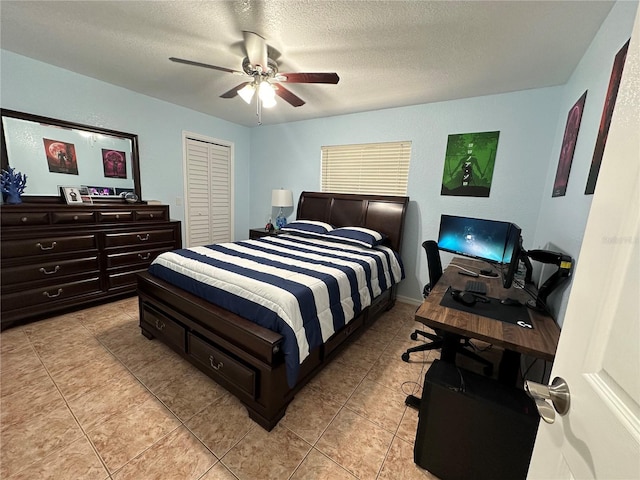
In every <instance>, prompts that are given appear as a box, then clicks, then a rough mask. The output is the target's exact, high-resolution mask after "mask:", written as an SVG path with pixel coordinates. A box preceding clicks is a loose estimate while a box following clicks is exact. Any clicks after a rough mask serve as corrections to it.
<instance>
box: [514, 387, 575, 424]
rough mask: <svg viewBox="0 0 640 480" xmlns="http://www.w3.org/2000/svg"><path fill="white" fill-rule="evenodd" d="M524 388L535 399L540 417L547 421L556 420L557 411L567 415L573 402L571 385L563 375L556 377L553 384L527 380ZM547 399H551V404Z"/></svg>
mask: <svg viewBox="0 0 640 480" xmlns="http://www.w3.org/2000/svg"><path fill="white" fill-rule="evenodd" d="M524 389H525V391H526V392H527V395H529V396H530V397H531V398H533V400H535V402H536V408H537V409H538V413H539V414H540V418H542V419H543V420H544V421H545V422H547V423H553V422H555V420H556V412H558V413H559V414H560V415H566V414H567V412H568V411H569V406H570V404H571V402H570V398H571V395H570V392H569V385H567V382H565V380H564V379H563V378H561V377H556V378H554V379H553V382H551V385H542V384H540V383H536V382H532V381H530V380H525V382H524ZM547 400H551V404H550V403H549V402H548V401H547Z"/></svg>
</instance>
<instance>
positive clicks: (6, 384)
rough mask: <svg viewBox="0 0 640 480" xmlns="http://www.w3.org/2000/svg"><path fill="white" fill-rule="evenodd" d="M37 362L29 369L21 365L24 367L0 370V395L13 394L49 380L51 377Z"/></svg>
mask: <svg viewBox="0 0 640 480" xmlns="http://www.w3.org/2000/svg"><path fill="white" fill-rule="evenodd" d="M38 364H39V365H36V366H35V367H34V368H33V369H31V370H29V369H28V368H27V365H23V367H24V368H16V369H12V368H7V369H6V370H3V371H2V372H0V395H1V396H2V397H4V396H6V395H13V394H15V393H18V392H20V391H21V390H26V389H29V388H31V387H33V386H34V385H40V384H42V383H47V382H50V381H51V378H50V376H49V373H48V372H47V370H46V369H45V368H44V365H42V363H40V361H38Z"/></svg>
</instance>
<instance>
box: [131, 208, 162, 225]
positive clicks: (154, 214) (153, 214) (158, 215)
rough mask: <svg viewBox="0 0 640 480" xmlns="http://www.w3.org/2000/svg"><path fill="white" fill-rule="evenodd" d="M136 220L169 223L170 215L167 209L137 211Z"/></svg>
mask: <svg viewBox="0 0 640 480" xmlns="http://www.w3.org/2000/svg"><path fill="white" fill-rule="evenodd" d="M135 219H136V220H138V221H144V220H153V221H156V222H157V221H163V222H164V221H167V220H169V214H168V211H167V209H163V208H158V209H148V210H147V209H145V210H136V211H135Z"/></svg>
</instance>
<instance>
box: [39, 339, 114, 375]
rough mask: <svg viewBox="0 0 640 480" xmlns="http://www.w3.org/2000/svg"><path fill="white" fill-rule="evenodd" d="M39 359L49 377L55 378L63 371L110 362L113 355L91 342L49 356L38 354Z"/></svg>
mask: <svg viewBox="0 0 640 480" xmlns="http://www.w3.org/2000/svg"><path fill="white" fill-rule="evenodd" d="M40 358H41V360H42V363H43V364H44V366H45V367H46V368H47V370H48V371H49V373H50V374H51V376H53V377H55V376H56V375H59V374H61V373H63V372H65V371H69V370H74V369H76V368H82V367H84V366H86V365H91V364H92V363H95V362H100V363H102V362H107V363H108V362H111V361H112V360H113V355H111V354H110V353H109V352H107V351H105V349H104V348H103V347H102V346H101V345H100V344H99V343H97V342H95V340H93V341H91V343H88V344H86V345H74V346H73V347H70V348H68V349H61V350H58V351H56V352H51V353H50V354H46V355H42V354H40Z"/></svg>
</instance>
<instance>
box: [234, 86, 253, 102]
mask: <svg viewBox="0 0 640 480" xmlns="http://www.w3.org/2000/svg"><path fill="white" fill-rule="evenodd" d="M255 91H256V87H255V86H254V85H253V84H251V83H249V84H247V85H245V86H244V87H242V88H241V89H240V90H238V95H240V97H242V100H244V101H245V102H246V103H247V105H250V104H251V99H252V98H253V94H254V93H255Z"/></svg>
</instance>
